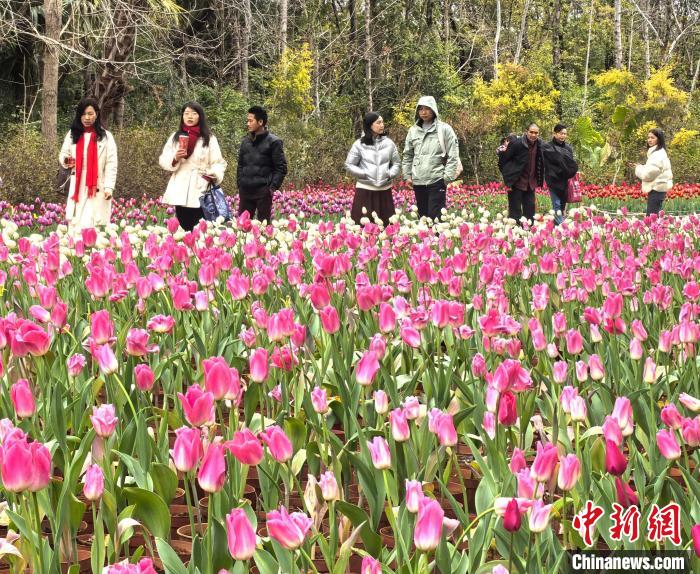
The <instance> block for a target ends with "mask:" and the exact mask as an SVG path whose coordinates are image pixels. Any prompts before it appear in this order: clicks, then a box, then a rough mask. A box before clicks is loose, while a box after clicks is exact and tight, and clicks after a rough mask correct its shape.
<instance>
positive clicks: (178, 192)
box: [159, 102, 227, 231]
mask: <svg viewBox="0 0 700 574" xmlns="http://www.w3.org/2000/svg"><path fill="white" fill-rule="evenodd" d="M159 163H160V167H162V168H163V169H164V170H166V171H170V172H172V175H171V176H170V181H168V187H167V189H166V190H165V195H163V203H167V204H168V205H173V206H175V215H176V216H177V220H178V221H179V222H180V227H182V229H184V230H185V231H192V229H194V226H195V225H197V223H198V222H199V220H200V219H202V218H203V217H204V214H203V213H202V209H201V208H200V206H199V198H200V197H201V196H202V195H203V194H204V193H205V192H206V191H207V187H208V185H209V184H210V183H214V184H220V183H221V181H222V180H223V179H224V172H225V171H226V165H227V164H226V160H224V158H223V156H222V155H221V149H220V148H219V143H218V141H217V140H216V137H214V134H212V133H211V132H210V131H209V126H208V125H207V118H206V115H205V114H204V110H203V109H202V106H200V105H199V104H198V103H197V102H188V103H186V104H185V105H184V106H183V107H182V110H181V111H180V129H179V130H178V131H176V132H175V133H174V134H172V135H171V136H170V137H169V138H168V141H166V142H165V147H163V153H161V154H160V160H159Z"/></svg>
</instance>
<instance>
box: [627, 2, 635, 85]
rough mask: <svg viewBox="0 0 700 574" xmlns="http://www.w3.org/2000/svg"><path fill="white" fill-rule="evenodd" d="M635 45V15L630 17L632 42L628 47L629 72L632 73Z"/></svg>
mask: <svg viewBox="0 0 700 574" xmlns="http://www.w3.org/2000/svg"><path fill="white" fill-rule="evenodd" d="M633 45H634V14H632V16H631V17H630V41H629V46H628V47H627V71H628V72H631V71H632V47H633Z"/></svg>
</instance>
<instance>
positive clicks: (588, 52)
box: [581, 0, 595, 115]
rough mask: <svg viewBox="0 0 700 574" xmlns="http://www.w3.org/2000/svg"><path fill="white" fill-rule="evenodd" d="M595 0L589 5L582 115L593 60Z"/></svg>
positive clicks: (584, 110) (584, 108) (584, 111)
mask: <svg viewBox="0 0 700 574" xmlns="http://www.w3.org/2000/svg"><path fill="white" fill-rule="evenodd" d="M593 2H594V0H591V4H590V6H589V7H588V39H587V40H586V65H585V68H584V71H583V98H582V100H581V115H583V114H585V113H586V100H587V99H588V68H589V63H590V61H591V35H592V32H593V13H594V12H595V5H594V4H593Z"/></svg>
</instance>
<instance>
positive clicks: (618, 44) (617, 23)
mask: <svg viewBox="0 0 700 574" xmlns="http://www.w3.org/2000/svg"><path fill="white" fill-rule="evenodd" d="M613 33H614V36H615V53H614V63H615V67H616V68H617V69H618V70H621V69H622V0H615V9H614V15H613Z"/></svg>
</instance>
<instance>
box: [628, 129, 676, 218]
mask: <svg viewBox="0 0 700 574" xmlns="http://www.w3.org/2000/svg"><path fill="white" fill-rule="evenodd" d="M647 147H648V148H649V149H648V150H647V162H646V163H645V164H644V165H640V164H636V165H635V166H634V174H635V175H636V176H637V177H638V178H639V179H640V180H641V181H642V191H643V192H644V193H646V194H647V211H646V214H647V215H651V214H652V213H659V211H661V205H662V204H663V202H664V199H665V198H666V192H667V191H668V190H670V189H671V188H672V187H673V172H672V171H671V160H669V159H668V154H667V153H666V137H665V136H664V132H663V131H662V130H660V129H658V128H654V129H652V130H649V133H648V134H647Z"/></svg>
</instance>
